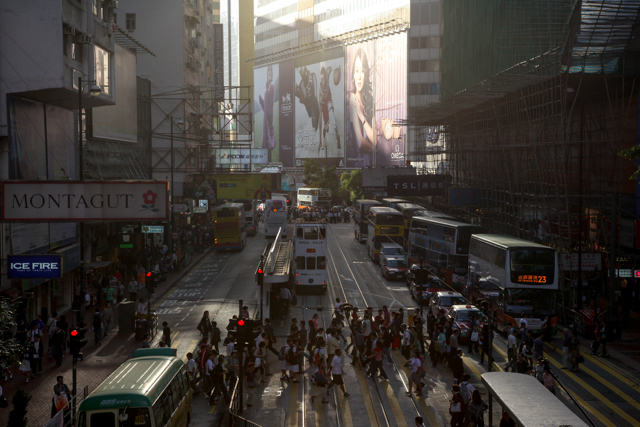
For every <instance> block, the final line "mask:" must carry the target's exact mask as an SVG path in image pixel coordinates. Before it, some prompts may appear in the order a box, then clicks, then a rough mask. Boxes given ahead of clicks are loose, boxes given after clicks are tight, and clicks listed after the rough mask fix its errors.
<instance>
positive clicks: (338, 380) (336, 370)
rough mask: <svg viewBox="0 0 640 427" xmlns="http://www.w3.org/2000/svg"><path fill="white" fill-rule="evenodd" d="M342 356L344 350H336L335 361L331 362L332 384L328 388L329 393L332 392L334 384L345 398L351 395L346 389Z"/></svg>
mask: <svg viewBox="0 0 640 427" xmlns="http://www.w3.org/2000/svg"><path fill="white" fill-rule="evenodd" d="M341 356H342V350H340V349H339V348H338V349H336V354H335V357H334V358H333V360H331V382H330V383H329V385H328V386H327V391H329V390H331V387H333V386H334V384H337V385H338V386H339V387H340V389H341V390H342V393H343V395H344V397H349V396H351V395H350V394H349V393H347V390H346V389H345V388H344V380H343V379H342V357H341Z"/></svg>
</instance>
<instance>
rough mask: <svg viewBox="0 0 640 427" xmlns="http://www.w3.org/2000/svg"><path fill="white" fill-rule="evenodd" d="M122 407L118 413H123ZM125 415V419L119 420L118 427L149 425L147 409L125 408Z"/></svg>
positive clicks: (147, 426)
mask: <svg viewBox="0 0 640 427" xmlns="http://www.w3.org/2000/svg"><path fill="white" fill-rule="evenodd" d="M123 409H124V408H122V409H120V414H122V413H123ZM127 415H128V417H127V420H126V421H120V427H151V419H150V418H149V409H147V408H129V409H127Z"/></svg>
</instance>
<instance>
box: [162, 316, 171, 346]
mask: <svg viewBox="0 0 640 427" xmlns="http://www.w3.org/2000/svg"><path fill="white" fill-rule="evenodd" d="M162 341H164V344H165V345H166V346H167V347H171V328H170V327H169V323H168V322H167V321H166V320H165V321H164V322H162Z"/></svg>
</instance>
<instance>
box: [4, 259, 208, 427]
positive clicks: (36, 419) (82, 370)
mask: <svg viewBox="0 0 640 427" xmlns="http://www.w3.org/2000/svg"><path fill="white" fill-rule="evenodd" d="M210 251H211V248H209V249H207V250H205V251H204V252H203V253H202V254H201V255H196V256H195V257H194V259H193V261H192V262H191V264H189V265H187V266H186V267H185V268H183V269H182V270H181V271H177V272H174V273H172V274H170V275H169V276H168V277H167V280H166V281H164V282H162V283H160V284H158V286H157V287H156V289H155V293H154V294H153V295H152V296H151V301H155V300H157V299H159V298H161V297H162V296H163V295H164V294H165V293H166V292H167V291H168V290H169V289H171V287H172V286H173V285H174V284H175V283H177V282H178V281H180V280H181V279H182V278H183V277H184V276H186V275H187V274H189V272H190V271H191V269H192V268H193V267H194V266H195V265H197V264H198V263H199V262H200V260H202V259H203V258H204V257H206V256H207V255H208V254H209V252H210ZM94 311H95V309H94V307H90V308H87V309H86V310H85V322H87V323H90V320H87V319H91V317H92V316H93V313H94ZM67 317H69V316H67ZM90 326H91V325H89V328H90ZM86 338H87V339H88V341H89V342H88V343H87V345H85V346H84V348H83V349H82V352H83V353H84V360H83V361H78V363H77V387H78V390H77V393H78V395H79V396H80V397H81V398H82V390H83V389H84V387H85V386H88V387H89V393H91V392H92V391H93V390H95V388H96V387H97V386H98V385H100V383H101V382H102V381H104V380H105V379H106V378H107V376H109V374H111V373H112V372H113V371H114V370H115V369H116V368H117V367H118V366H120V364H122V363H123V362H124V361H125V360H127V359H128V358H130V357H131V355H132V354H133V351H134V350H136V349H137V348H139V347H140V345H141V342H140V341H136V340H135V337H134V333H133V332H132V333H127V334H119V333H118V326H117V325H115V326H112V327H110V328H109V335H107V336H105V337H104V338H103V339H102V345H101V346H99V347H98V346H96V345H95V344H94V340H93V332H92V331H91V329H89V331H88V332H87V334H86ZM45 348H46V345H45ZM12 372H13V379H10V380H8V381H6V382H4V381H3V382H1V383H0V384H1V385H2V390H3V393H4V396H5V397H6V398H7V401H8V402H9V406H8V407H7V408H4V409H1V410H0V426H5V425H7V421H8V417H9V411H11V409H12V408H13V403H12V398H13V396H14V394H15V392H16V391H17V390H19V389H22V390H25V391H26V392H27V393H29V394H30V395H31V401H30V402H29V406H28V408H27V419H28V423H29V426H32V427H39V426H44V424H45V423H46V422H47V421H49V419H50V418H51V399H52V398H53V386H54V385H55V384H56V377H57V376H58V375H62V376H64V382H65V384H67V386H69V388H70V389H71V388H72V378H73V377H72V368H71V357H70V356H69V354H68V351H67V353H66V357H64V358H63V359H62V366H60V367H56V366H55V360H54V359H48V358H47V356H46V353H45V359H44V360H43V361H42V374H41V375H38V376H37V377H36V378H32V379H31V380H29V383H25V377H24V376H23V375H22V374H21V373H20V372H19V371H18V369H17V367H14V368H13V369H12Z"/></svg>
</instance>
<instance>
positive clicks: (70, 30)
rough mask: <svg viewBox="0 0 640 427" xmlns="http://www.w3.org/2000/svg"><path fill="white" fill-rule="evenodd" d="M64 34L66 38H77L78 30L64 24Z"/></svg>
mask: <svg viewBox="0 0 640 427" xmlns="http://www.w3.org/2000/svg"><path fill="white" fill-rule="evenodd" d="M62 34H64V35H66V36H75V34H76V29H75V27H72V26H71V25H67V24H62Z"/></svg>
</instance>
